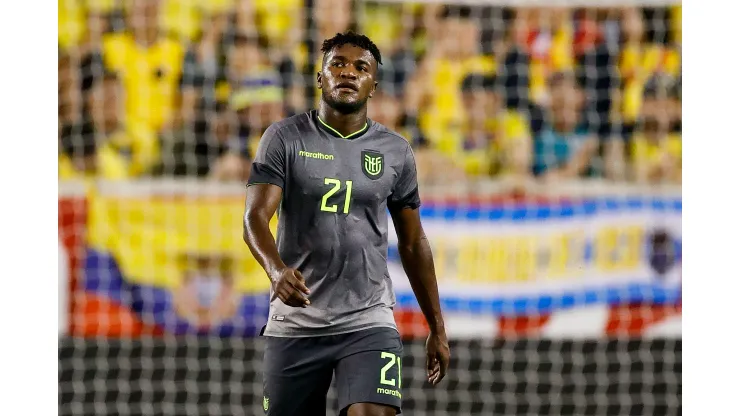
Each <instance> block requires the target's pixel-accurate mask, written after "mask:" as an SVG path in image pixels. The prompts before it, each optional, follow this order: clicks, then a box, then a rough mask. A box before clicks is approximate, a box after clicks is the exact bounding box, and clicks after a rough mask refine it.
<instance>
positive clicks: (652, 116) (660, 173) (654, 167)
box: [632, 79, 682, 183]
mask: <svg viewBox="0 0 740 416" xmlns="http://www.w3.org/2000/svg"><path fill="white" fill-rule="evenodd" d="M669 93H670V86H666V85H665V83H661V81H660V79H653V80H651V81H650V82H649V83H648V84H647V85H646V86H645V93H644V96H643V100H644V104H643V108H642V117H641V120H640V122H639V123H638V126H637V129H636V131H635V135H634V137H633V138H632V156H633V161H634V177H635V179H636V180H637V181H638V182H640V183H656V182H662V183H666V182H667V183H680V181H681V160H682V157H681V135H680V133H673V132H671V122H672V121H673V120H672V118H673V116H675V113H673V112H672V111H671V110H672V108H671V101H672V97H671V96H669Z"/></svg>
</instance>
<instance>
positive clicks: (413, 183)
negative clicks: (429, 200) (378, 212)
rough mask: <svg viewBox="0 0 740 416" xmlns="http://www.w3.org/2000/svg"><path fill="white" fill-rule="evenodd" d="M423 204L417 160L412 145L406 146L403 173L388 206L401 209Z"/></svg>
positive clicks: (413, 207)
mask: <svg viewBox="0 0 740 416" xmlns="http://www.w3.org/2000/svg"><path fill="white" fill-rule="evenodd" d="M420 205H421V200H420V199H419V183H418V182H417V178H416V161H415V160H414V153H413V151H412V150H411V146H406V155H405V158H404V162H403V168H402V169H401V174H400V175H399V176H398V179H397V181H396V184H395V186H394V187H393V192H392V193H391V196H390V197H388V208H389V209H390V210H391V211H400V210H402V209H404V208H411V209H416V208H419V206H420Z"/></svg>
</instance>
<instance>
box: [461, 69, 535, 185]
mask: <svg viewBox="0 0 740 416" xmlns="http://www.w3.org/2000/svg"><path fill="white" fill-rule="evenodd" d="M496 87H497V82H496V78H495V77H493V76H490V75H481V74H472V75H469V76H467V77H466V78H465V80H464V81H463V85H462V91H463V107H464V109H465V115H466V118H465V125H464V127H463V132H464V133H463V140H462V143H461V144H460V145H461V148H460V154H461V159H462V161H463V164H464V166H465V171H466V173H467V174H468V175H471V176H489V175H498V176H507V177H518V178H526V177H529V176H531V174H530V166H531V155H532V137H531V133H530V131H529V123H528V121H527V119H526V118H525V117H524V116H523V115H521V114H520V113H518V112H517V111H515V110H513V109H507V108H505V107H504V106H503V97H502V95H501V94H499V93H498V92H497V91H496Z"/></svg>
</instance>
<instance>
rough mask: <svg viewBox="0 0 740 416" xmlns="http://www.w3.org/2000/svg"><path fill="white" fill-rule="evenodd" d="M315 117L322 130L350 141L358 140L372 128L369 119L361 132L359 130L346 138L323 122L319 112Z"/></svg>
mask: <svg viewBox="0 0 740 416" xmlns="http://www.w3.org/2000/svg"><path fill="white" fill-rule="evenodd" d="M314 117H315V118H316V124H317V125H318V126H319V128H321V129H322V130H324V131H325V132H327V133H329V134H331V135H332V136H334V137H339V138H340V139H348V140H350V139H356V138H358V137H360V136H362V135H363V134H365V132H366V131H368V129H369V127H370V122H369V119H368V120H366V121H365V125H364V126H363V127H362V128H361V129H360V130H357V131H356V132H354V133H350V134H348V135H346V136H344V135H342V133H340V132H338V131H337V130H336V129H334V128H333V127H332V126H330V125H328V124H326V123H325V122H324V120H322V119H321V117H319V113H318V111H317V112H315V113H314Z"/></svg>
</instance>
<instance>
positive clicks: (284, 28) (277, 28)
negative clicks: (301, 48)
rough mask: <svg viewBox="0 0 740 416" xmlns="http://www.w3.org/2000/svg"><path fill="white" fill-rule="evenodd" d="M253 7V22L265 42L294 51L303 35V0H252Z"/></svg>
mask: <svg viewBox="0 0 740 416" xmlns="http://www.w3.org/2000/svg"><path fill="white" fill-rule="evenodd" d="M253 7H254V20H255V24H256V26H257V28H258V30H259V33H260V34H262V35H263V36H265V38H266V39H267V42H268V43H269V44H270V45H272V46H274V47H275V48H276V49H282V50H285V51H288V53H289V54H292V53H294V50H293V49H294V48H295V47H296V46H297V45H298V42H299V41H300V40H301V35H303V15H304V2H303V0H254V2H253Z"/></svg>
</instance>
